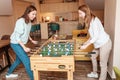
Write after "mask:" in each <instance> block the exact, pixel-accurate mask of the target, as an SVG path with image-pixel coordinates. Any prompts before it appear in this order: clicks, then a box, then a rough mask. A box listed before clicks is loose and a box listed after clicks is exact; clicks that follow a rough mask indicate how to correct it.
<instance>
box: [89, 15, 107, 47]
mask: <svg viewBox="0 0 120 80" xmlns="http://www.w3.org/2000/svg"><path fill="white" fill-rule="evenodd" d="M89 34H90V42H91V43H93V44H94V47H95V48H99V47H101V46H102V45H104V44H105V43H106V42H107V41H108V40H109V35H108V34H107V33H106V32H105V30H104V27H103V25H102V23H101V21H100V20H99V19H98V18H97V17H95V18H94V19H92V21H91V22H90V28H89Z"/></svg>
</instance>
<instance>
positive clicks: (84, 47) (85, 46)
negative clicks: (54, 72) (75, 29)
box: [80, 44, 88, 49]
mask: <svg viewBox="0 0 120 80" xmlns="http://www.w3.org/2000/svg"><path fill="white" fill-rule="evenodd" d="M87 47H88V45H86V44H84V45H82V46H80V49H86V48H87Z"/></svg>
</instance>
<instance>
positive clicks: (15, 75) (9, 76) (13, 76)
mask: <svg viewBox="0 0 120 80" xmlns="http://www.w3.org/2000/svg"><path fill="white" fill-rule="evenodd" d="M5 77H6V78H16V77H18V74H9V75H6V76H5Z"/></svg>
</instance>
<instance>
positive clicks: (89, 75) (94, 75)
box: [87, 72, 98, 78]
mask: <svg viewBox="0 0 120 80" xmlns="http://www.w3.org/2000/svg"><path fill="white" fill-rule="evenodd" d="M87 77H90V78H98V74H97V73H93V72H91V73H89V74H87Z"/></svg>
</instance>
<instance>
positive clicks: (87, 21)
mask: <svg viewBox="0 0 120 80" xmlns="http://www.w3.org/2000/svg"><path fill="white" fill-rule="evenodd" d="M78 10H81V11H83V12H84V13H85V19H84V21H85V26H86V27H88V28H89V26H90V22H91V19H92V18H95V15H94V14H93V13H92V11H91V10H90V8H89V6H88V5H85V4H83V5H81V6H79V8H78Z"/></svg>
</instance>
